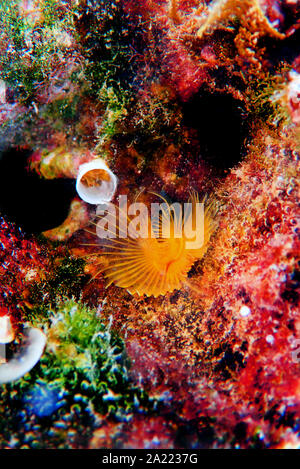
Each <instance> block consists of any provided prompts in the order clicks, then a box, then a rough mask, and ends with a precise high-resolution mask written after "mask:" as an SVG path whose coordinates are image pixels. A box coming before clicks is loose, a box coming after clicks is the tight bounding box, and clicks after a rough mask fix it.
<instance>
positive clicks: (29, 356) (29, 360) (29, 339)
mask: <svg viewBox="0 0 300 469" xmlns="http://www.w3.org/2000/svg"><path fill="white" fill-rule="evenodd" d="M45 345H46V335H45V334H44V333H43V332H42V331H41V330H39V329H36V328H34V327H32V328H28V329H25V330H24V340H23V342H22V344H21V347H20V350H19V351H18V352H17V353H16V354H15V355H14V356H13V357H12V358H11V359H10V360H8V361H7V362H6V363H4V364H2V365H0V384H5V383H11V382H12V381H16V380H17V379H20V378H22V376H24V375H25V374H26V373H28V372H29V371H30V370H31V369H32V368H33V367H34V366H35V365H36V364H37V362H38V361H39V359H40V358H41V356H42V354H43V351H44V348H45Z"/></svg>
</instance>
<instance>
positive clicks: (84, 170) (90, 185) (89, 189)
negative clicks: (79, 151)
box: [76, 158, 118, 205]
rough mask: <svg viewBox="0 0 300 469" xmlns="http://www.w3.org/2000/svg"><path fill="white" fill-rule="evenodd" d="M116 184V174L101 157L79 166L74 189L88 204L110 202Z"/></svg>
mask: <svg viewBox="0 0 300 469" xmlns="http://www.w3.org/2000/svg"><path fill="white" fill-rule="evenodd" d="M117 184H118V178H117V176H116V175H115V174H114V173H113V172H112V171H111V170H110V169H109V167H108V166H107V164H106V163H105V161H104V160H103V159H102V158H97V159H95V160H92V161H89V162H88V163H84V164H82V165H80V166H79V170H78V175H77V180H76V190H77V193H78V195H79V197H80V198H81V199H82V200H84V201H85V202H88V203H89V204H94V205H98V204H103V203H107V202H110V201H111V200H112V198H113V196H114V193H115V191H116V188H117Z"/></svg>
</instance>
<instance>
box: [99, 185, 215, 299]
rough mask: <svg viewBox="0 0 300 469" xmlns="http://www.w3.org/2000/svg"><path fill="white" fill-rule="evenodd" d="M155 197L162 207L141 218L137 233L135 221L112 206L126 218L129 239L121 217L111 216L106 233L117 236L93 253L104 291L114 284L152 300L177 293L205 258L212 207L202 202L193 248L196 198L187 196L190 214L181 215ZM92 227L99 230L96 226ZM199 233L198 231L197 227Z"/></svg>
mask: <svg viewBox="0 0 300 469" xmlns="http://www.w3.org/2000/svg"><path fill="white" fill-rule="evenodd" d="M156 195H157V194H156ZM159 197H160V198H161V199H162V200H163V202H164V203H163V204H160V207H161V211H160V213H159V215H157V214H156V215H155V216H153V215H152V216H151V217H150V215H149V214H148V212H147V213H146V214H142V215H141V216H140V218H139V225H140V226H143V228H144V230H143V232H141V233H138V232H137V231H136V230H133V229H132V226H131V225H130V224H132V223H133V218H132V217H130V215H128V214H127V213H126V214H122V211H121V209H119V208H118V207H116V206H115V208H116V209H117V210H118V214H119V215H121V217H122V215H123V220H124V217H126V218H127V222H129V229H128V231H126V235H127V236H125V230H124V228H123V227H122V226H121V225H122V224H121V223H120V218H121V217H120V216H117V217H116V219H114V217H111V220H110V222H111V223H110V228H107V231H108V232H109V233H114V234H115V235H116V236H114V237H111V238H110V237H108V238H106V239H105V240H101V241H100V244H99V247H100V246H101V252H99V253H93V254H92V255H93V256H97V257H98V261H97V264H99V265H100V269H99V271H98V272H97V274H96V276H97V275H98V274H99V273H100V272H103V273H104V276H105V277H106V279H107V285H106V286H109V285H111V284H112V283H114V284H115V285H117V286H118V287H122V288H126V289H127V290H128V292H129V293H131V294H134V293H138V294H139V295H143V294H145V295H147V296H151V295H153V296H155V297H157V296H159V295H164V294H165V293H167V292H171V291H173V290H175V289H179V288H180V287H181V285H182V284H183V283H184V282H185V280H186V277H187V274H188V272H189V270H190V269H191V267H192V265H193V264H194V262H195V261H196V260H198V259H201V258H202V257H203V255H204V254H205V252H206V250H207V248H208V242H209V239H210V237H211V235H212V233H213V232H214V230H215V228H216V221H215V216H216V211H217V209H216V203H215V202H207V201H206V200H205V199H204V200H203V201H202V204H203V211H202V227H200V228H201V230H202V242H201V243H200V245H198V246H196V247H194V246H193V243H194V244H197V243H195V239H196V236H197V233H195V226H196V221H197V220H196V206H197V204H199V196H198V194H195V193H193V194H192V195H191V197H190V199H189V204H187V206H188V207H189V209H188V210H186V211H185V213H184V215H183V214H182V212H181V211H180V210H179V211H176V210H173V209H172V208H173V205H170V204H168V203H167V202H166V200H165V199H164V198H163V197H161V196H159ZM175 205H176V204H175ZM112 224H113V226H112ZM95 225H96V227H97V224H96V223H95ZM166 226H167V227H168V228H169V229H168V236H165V234H164V228H165V227H166ZM197 228H199V227H197V226H196V229H197ZM178 233H179V234H178ZM191 246H192V247H191ZM96 276H95V277H96Z"/></svg>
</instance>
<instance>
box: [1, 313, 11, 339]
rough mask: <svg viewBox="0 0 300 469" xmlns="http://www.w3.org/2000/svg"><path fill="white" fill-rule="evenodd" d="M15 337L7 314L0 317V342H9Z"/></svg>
mask: <svg viewBox="0 0 300 469" xmlns="http://www.w3.org/2000/svg"><path fill="white" fill-rule="evenodd" d="M14 338H15V334H14V331H13V328H12V325H11V320H10V318H9V316H2V317H0V344H9V342H12V341H13V340H14Z"/></svg>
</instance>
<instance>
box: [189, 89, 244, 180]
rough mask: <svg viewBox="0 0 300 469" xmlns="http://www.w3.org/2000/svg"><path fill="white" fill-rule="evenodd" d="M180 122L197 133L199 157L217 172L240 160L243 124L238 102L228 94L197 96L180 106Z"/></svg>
mask: <svg viewBox="0 0 300 469" xmlns="http://www.w3.org/2000/svg"><path fill="white" fill-rule="evenodd" d="M183 123H184V125H185V126H186V127H190V128H192V129H195V130H196V131H197V134H198V139H199V146H200V155H201V158H203V159H204V160H205V161H206V162H207V163H209V164H210V165H211V166H213V167H215V168H216V169H217V170H218V171H221V172H223V171H224V170H226V169H228V168H231V167H233V166H234V165H236V164H237V163H238V162H239V161H240V160H241V158H242V156H243V154H244V145H245V143H244V142H245V140H246V137H247V122H246V119H245V116H244V111H243V109H242V108H241V102H240V101H238V100H236V99H234V98H233V97H232V96H229V95H223V94H210V93H207V92H204V93H198V94H196V95H194V96H193V97H192V98H191V99H190V100H189V101H188V102H186V103H184V104H183Z"/></svg>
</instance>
